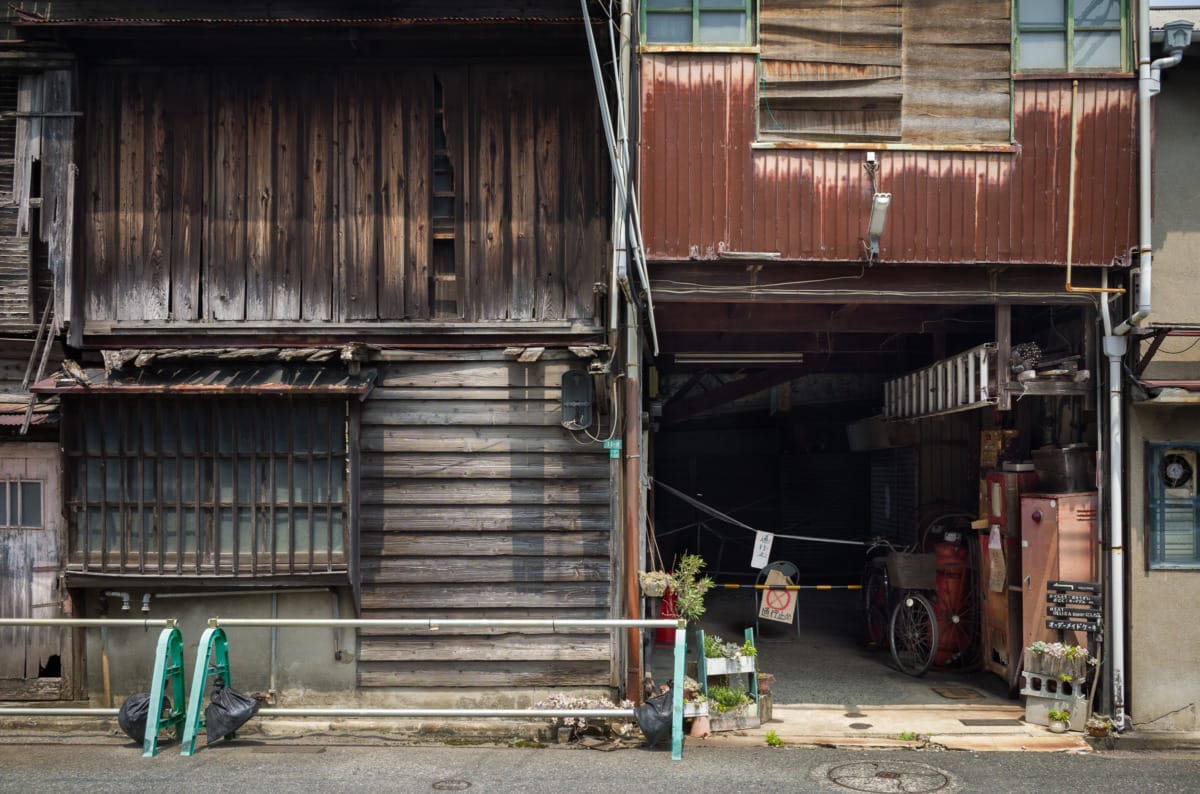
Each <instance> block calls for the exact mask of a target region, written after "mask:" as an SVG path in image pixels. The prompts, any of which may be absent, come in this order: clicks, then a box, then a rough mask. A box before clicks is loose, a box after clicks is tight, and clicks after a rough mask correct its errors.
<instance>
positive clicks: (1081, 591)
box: [1046, 581, 1104, 639]
mask: <svg viewBox="0 0 1200 794" xmlns="http://www.w3.org/2000/svg"><path fill="white" fill-rule="evenodd" d="M1047 589H1048V590H1049V591H1050V592H1048V593H1046V601H1047V602H1048V603H1050V604H1054V605H1055V606H1048V607H1046V614H1047V615H1049V616H1050V618H1051V619H1050V620H1047V621H1046V628H1048V629H1053V630H1054V631H1060V632H1061V631H1083V632H1087V633H1088V634H1095V633H1097V632H1099V631H1100V624H1101V622H1102V621H1103V619H1104V613H1103V612H1102V611H1101V610H1100V609H1087V608H1086V607H1100V606H1103V603H1104V600H1103V598H1101V595H1100V583H1099V582H1058V581H1055V582H1050V584H1049V585H1047ZM1061 638H1062V637H1061V635H1060V636H1059V639H1061Z"/></svg>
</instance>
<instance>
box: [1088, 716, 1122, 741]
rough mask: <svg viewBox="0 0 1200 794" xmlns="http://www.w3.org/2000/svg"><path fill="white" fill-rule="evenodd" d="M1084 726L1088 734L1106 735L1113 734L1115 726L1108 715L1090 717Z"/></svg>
mask: <svg viewBox="0 0 1200 794" xmlns="http://www.w3.org/2000/svg"><path fill="white" fill-rule="evenodd" d="M1083 727H1084V729H1086V730H1087V735H1088V736H1096V737H1104V736H1112V735H1113V730H1114V727H1115V726H1114V725H1113V721H1112V720H1110V719H1109V718H1108V717H1089V718H1088V721H1087V722H1085V723H1084V724H1083Z"/></svg>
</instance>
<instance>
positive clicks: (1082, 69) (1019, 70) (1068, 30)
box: [1012, 0, 1133, 75]
mask: <svg viewBox="0 0 1200 794" xmlns="http://www.w3.org/2000/svg"><path fill="white" fill-rule="evenodd" d="M1022 2H1025V3H1028V2H1037V0H1015V2H1014V3H1013V4H1012V9H1013V13H1012V27H1013V36H1012V62H1013V74H1014V75H1021V74H1029V75H1049V74H1055V75H1057V74H1088V75H1091V74H1114V73H1120V74H1125V73H1128V72H1131V71H1132V70H1133V62H1132V57H1131V53H1130V41H1129V36H1130V33H1129V0H1118V4H1119V6H1120V11H1119V15H1120V20H1119V22H1118V23H1117V24H1116V25H1076V24H1075V4H1076V2H1080V0H1063V3H1064V6H1065V13H1066V16H1065V19H1064V20H1063V23H1062V25H1061V26H1058V25H1056V26H1049V25H1030V26H1025V25H1023V24H1022V23H1021V5H1022ZM1114 30H1116V31H1119V32H1120V38H1121V43H1120V47H1121V63H1120V64H1118V65H1116V66H1111V65H1110V66H1076V65H1075V35H1076V33H1091V32H1104V31H1110V32H1111V31H1114ZM1022 33H1061V34H1062V35H1063V37H1064V41H1063V43H1064V47H1065V58H1066V63H1065V65H1064V66H1063V67H1061V68H1059V67H1034V68H1026V67H1025V66H1024V65H1023V63H1022V59H1021V35H1022Z"/></svg>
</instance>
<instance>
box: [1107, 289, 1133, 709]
mask: <svg viewBox="0 0 1200 794" xmlns="http://www.w3.org/2000/svg"><path fill="white" fill-rule="evenodd" d="M1101 279H1102V281H1101V282H1100V283H1101V284H1102V285H1103V286H1105V287H1107V286H1108V269H1107V268H1105V269H1104V270H1103V271H1102V272H1101ZM1100 316H1101V317H1102V318H1103V320H1104V355H1105V356H1106V357H1107V358H1108V477H1109V485H1108V499H1109V508H1108V561H1109V603H1110V604H1111V605H1112V610H1111V611H1112V617H1111V620H1109V626H1108V655H1109V658H1110V659H1111V661H1112V711H1113V723H1114V724H1115V725H1116V728H1117V730H1119V731H1123V730H1125V729H1126V728H1127V727H1128V726H1127V721H1128V717H1127V716H1126V714H1125V523H1124V521H1125V507H1124V502H1123V498H1122V497H1123V491H1122V490H1121V488H1122V481H1123V479H1124V477H1123V472H1124V467H1125V456H1124V451H1123V450H1122V438H1121V429H1122V424H1123V422H1124V417H1123V415H1122V407H1123V406H1122V402H1121V386H1122V382H1121V362H1122V361H1123V360H1124V358H1125V353H1126V351H1127V350H1128V349H1129V337H1128V336H1126V335H1119V334H1116V333H1114V332H1113V324H1112V315H1111V314H1110V313H1109V308H1108V296H1107V295H1101V296H1100Z"/></svg>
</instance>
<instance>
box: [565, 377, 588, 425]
mask: <svg viewBox="0 0 1200 794" xmlns="http://www.w3.org/2000/svg"><path fill="white" fill-rule="evenodd" d="M595 403H596V400H595V396H594V394H593V392H592V376H591V375H589V374H588V373H587V371H586V370H582V369H569V370H567V371H566V372H564V373H563V376H562V426H563V427H565V428H567V429H568V430H583V429H585V428H588V427H591V426H592V412H593V410H594V408H593V406H594V405H595Z"/></svg>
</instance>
